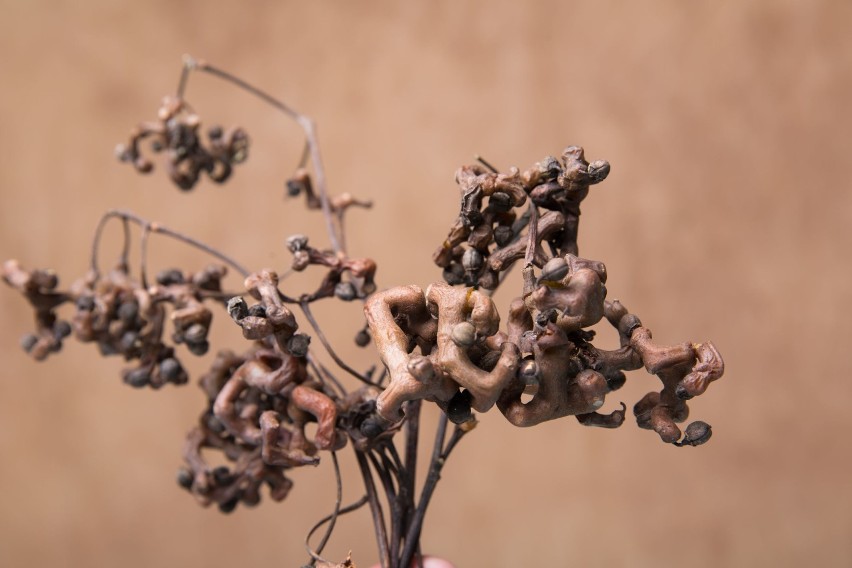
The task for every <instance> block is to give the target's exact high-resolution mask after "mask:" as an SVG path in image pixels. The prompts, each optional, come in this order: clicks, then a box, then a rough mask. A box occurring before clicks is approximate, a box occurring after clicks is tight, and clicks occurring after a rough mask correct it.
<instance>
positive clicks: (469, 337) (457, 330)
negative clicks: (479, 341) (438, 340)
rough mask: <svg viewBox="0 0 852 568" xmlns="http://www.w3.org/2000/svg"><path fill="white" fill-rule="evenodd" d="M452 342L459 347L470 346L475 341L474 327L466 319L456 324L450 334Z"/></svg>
mask: <svg viewBox="0 0 852 568" xmlns="http://www.w3.org/2000/svg"><path fill="white" fill-rule="evenodd" d="M451 337H452V339H453V343H455V344H456V345H458V346H459V347H470V346H471V345H473V342H474V341H476V328H474V327H473V324H472V323H470V322H467V321H463V322H461V323H458V324H456V326H455V327H454V328H453V332H452V335H451Z"/></svg>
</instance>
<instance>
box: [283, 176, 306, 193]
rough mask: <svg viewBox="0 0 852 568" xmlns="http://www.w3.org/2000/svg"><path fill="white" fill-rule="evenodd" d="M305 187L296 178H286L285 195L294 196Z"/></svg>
mask: <svg viewBox="0 0 852 568" xmlns="http://www.w3.org/2000/svg"><path fill="white" fill-rule="evenodd" d="M304 188H305V186H304V184H302V182H301V181H299V180H297V179H288V180H287V195H289V196H290V197H296V196H297V195H299V194H300V193H302V190H303V189H304Z"/></svg>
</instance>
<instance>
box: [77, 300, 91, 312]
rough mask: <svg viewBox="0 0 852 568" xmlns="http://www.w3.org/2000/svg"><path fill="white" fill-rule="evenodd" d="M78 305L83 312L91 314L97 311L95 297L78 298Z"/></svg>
mask: <svg viewBox="0 0 852 568" xmlns="http://www.w3.org/2000/svg"><path fill="white" fill-rule="evenodd" d="M76 305H77V309H78V310H80V311H81V312H91V311H92V310H94V309H95V298H94V297H93V296H80V297H79V298H77V302H76Z"/></svg>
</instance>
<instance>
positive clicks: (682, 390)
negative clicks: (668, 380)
mask: <svg viewBox="0 0 852 568" xmlns="http://www.w3.org/2000/svg"><path fill="white" fill-rule="evenodd" d="M675 396H676V397H678V398H679V399H681V400H689V399H690V398H692V395H691V394H689V391H688V390H686V387H685V386H683V385H678V386H677V387H676V388H675Z"/></svg>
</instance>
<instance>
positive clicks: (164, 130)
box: [115, 97, 249, 190]
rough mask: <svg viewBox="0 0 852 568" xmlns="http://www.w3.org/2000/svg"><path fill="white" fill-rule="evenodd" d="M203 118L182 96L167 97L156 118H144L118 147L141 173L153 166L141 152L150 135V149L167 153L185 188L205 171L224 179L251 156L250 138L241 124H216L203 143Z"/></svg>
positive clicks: (169, 166)
mask: <svg viewBox="0 0 852 568" xmlns="http://www.w3.org/2000/svg"><path fill="white" fill-rule="evenodd" d="M200 127H201V119H200V118H199V117H198V115H197V114H195V112H193V111H192V108H191V107H190V106H189V105H188V104H187V103H186V101H185V100H184V99H183V98H181V97H166V98H164V99H163V104H162V105H161V106H160V110H159V112H158V113H157V120H156V121H148V122H143V123H141V124H139V126H137V127H136V128H135V129H134V130H133V132H131V134H130V140H129V142H128V143H127V144H121V145H119V146H117V147H116V149H115V153H116V155H117V156H118V158H119V159H120V160H121V161H122V162H130V163H132V164H133V166H134V167H135V168H136V170H137V171H139V172H141V173H148V172H150V171H152V170H153V169H154V164H153V163H152V162H151V160H149V159H148V158H146V157H145V156H143V155H142V151H141V149H140V146H141V144H142V142H143V141H144V140H145V139H147V138H150V139H151V150H153V151H154V152H157V153H159V152H165V153H166V157H167V160H166V170H167V171H168V172H169V177H171V179H172V181H173V182H174V183H175V184H176V185H177V186H178V187H179V188H181V189H183V190H190V189H192V188H193V187H195V184H196V183H197V182H198V178H199V177H200V176H201V173H202V172H205V173H207V175H208V176H209V177H210V179H211V180H213V181H215V182H217V183H222V182H224V181H225V180H227V179H228V178H229V177H230V176H231V171H232V170H233V166H234V165H235V164H239V163H241V162H243V161H245V159H246V158H247V157H248V147H249V139H248V135H247V134H246V133H245V131H244V130H243V129H242V128H231V129H229V130H227V131H225V130H223V129H222V128H221V127H220V126H213V127H211V128H210V129H209V130H208V131H207V140H208V143H207V145H206V146H205V145H204V144H203V143H202V140H201V135H200V134H199V132H198V131H199V128H200Z"/></svg>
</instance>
